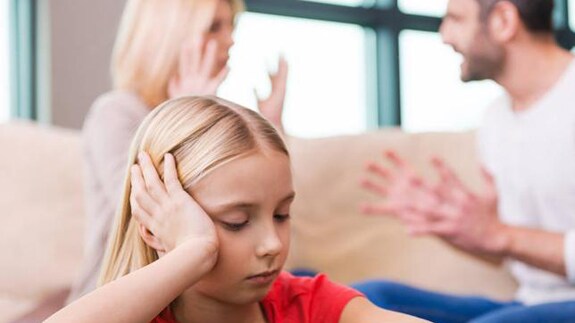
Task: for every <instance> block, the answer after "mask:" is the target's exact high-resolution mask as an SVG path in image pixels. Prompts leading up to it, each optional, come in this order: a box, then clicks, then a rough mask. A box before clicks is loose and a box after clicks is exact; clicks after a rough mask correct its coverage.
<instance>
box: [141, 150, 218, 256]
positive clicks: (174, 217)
mask: <svg viewBox="0 0 575 323" xmlns="http://www.w3.org/2000/svg"><path fill="white" fill-rule="evenodd" d="M138 161H139V164H138V165H133V166H132V168H131V183H132V190H131V193H130V204H131V208H132V215H133V216H134V218H135V219H136V220H137V221H138V222H139V223H140V224H142V225H143V226H145V228H146V229H147V230H148V231H150V232H151V234H152V235H153V239H155V240H156V242H157V243H158V244H159V245H160V246H161V248H162V249H163V250H161V251H165V252H169V251H171V250H173V249H174V248H176V247H178V246H180V245H182V244H185V243H193V244H196V245H198V247H199V246H200V245H201V246H203V247H205V248H207V251H210V254H213V255H214V258H213V260H214V263H215V259H216V258H217V249H218V238H217V235H216V229H215V226H214V223H213V221H212V219H211V218H210V217H209V216H208V214H206V212H205V211H204V210H203V209H202V207H201V206H200V205H199V204H198V203H197V202H196V201H195V200H194V199H193V198H192V196H190V194H188V193H187V192H186V191H185V190H184V189H183V187H182V184H181V183H180V181H179V179H178V174H177V169H176V162H175V159H174V157H173V156H172V155H171V154H166V155H165V156H164V181H163V182H162V180H161V179H160V176H159V175H158V172H157V171H156V168H155V167H154V165H153V163H152V160H151V159H150V157H149V156H148V154H146V153H140V154H139V156H138ZM212 248H213V249H212ZM211 251H216V252H211Z"/></svg>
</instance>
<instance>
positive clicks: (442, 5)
mask: <svg viewBox="0 0 575 323" xmlns="http://www.w3.org/2000/svg"><path fill="white" fill-rule="evenodd" d="M447 1H448V0H398V2H397V6H398V7H399V10H401V11H403V12H405V13H410V14H416V15H422V16H434V17H441V16H443V14H444V13H445V9H446V8H447Z"/></svg>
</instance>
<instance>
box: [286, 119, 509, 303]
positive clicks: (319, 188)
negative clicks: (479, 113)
mask: <svg viewBox="0 0 575 323" xmlns="http://www.w3.org/2000/svg"><path fill="white" fill-rule="evenodd" d="M290 147H291V154H292V161H293V167H294V174H295V175H294V176H295V185H296V192H297V193H296V194H297V197H296V201H295V202H294V205H293V210H292V214H293V221H292V223H293V241H292V249H291V251H290V252H291V255H290V259H289V266H290V267H311V268H315V269H318V270H320V271H322V272H326V273H328V274H329V275H330V277H331V278H332V279H334V280H337V281H340V282H345V283H349V282H353V281H357V280H362V279H366V278H387V279H396V280H399V281H403V282H408V283H412V284H415V285H418V286H422V287H426V288H432V289H436V290H441V291H446V292H458V293H459V292H461V293H477V294H483V295H488V296H492V297H496V298H501V299H505V298H510V297H511V296H512V294H513V292H514V290H515V288H516V286H515V282H514V281H513V279H512V278H511V277H510V276H509V274H508V273H507V272H506V271H505V270H504V269H503V268H502V266H499V265H493V264H489V263H487V262H486V261H484V260H480V259H478V258H474V257H471V256H468V255H467V254H464V253H462V252H459V251H456V250H454V249H453V248H451V247H449V246H448V245H446V244H445V243H443V242H442V241H440V240H438V239H434V238H412V237H409V236H408V235H407V234H406V232H405V230H404V228H403V226H402V225H401V224H399V223H398V222H396V221H395V220H393V219H390V218H388V217H367V216H364V215H361V214H360V213H359V212H358V205H359V204H360V202H361V201H366V200H373V199H376V198H377V197H376V196H374V195H373V194H371V193H368V192H366V191H364V190H363V189H361V188H360V186H359V182H360V178H361V176H362V175H367V172H366V171H365V163H366V161H368V160H375V159H379V160H383V157H382V152H383V151H384V150H386V149H394V150H396V151H397V152H398V153H399V154H400V155H401V156H403V157H404V158H406V159H407V160H408V161H410V162H411V163H412V164H413V165H414V167H415V168H416V169H418V170H419V171H420V172H421V173H422V174H423V175H425V176H426V177H429V178H431V179H433V177H432V176H431V175H432V174H433V172H432V171H431V166H430V164H429V159H430V158H431V156H434V155H437V156H441V157H443V158H445V159H446V160H447V161H448V163H449V164H451V165H453V167H454V168H455V169H456V170H457V172H458V173H459V174H460V175H461V177H462V180H463V181H464V182H465V183H467V184H469V185H470V186H471V187H473V188H474V189H480V188H481V185H482V183H481V180H480V176H479V174H480V173H479V164H478V161H477V154H476V148H475V147H476V146H475V142H474V133H473V132H467V133H437V134H433V133H426V134H406V133H403V132H401V131H399V130H397V129H387V130H379V131H374V132H371V133H367V134H362V135H357V136H343V137H334V138H326V139H313V140H303V139H291V140H290Z"/></svg>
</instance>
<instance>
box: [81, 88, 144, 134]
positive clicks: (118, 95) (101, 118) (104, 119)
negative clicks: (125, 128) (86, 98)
mask: <svg viewBox="0 0 575 323" xmlns="http://www.w3.org/2000/svg"><path fill="white" fill-rule="evenodd" d="M149 112H150V108H149V107H148V106H147V105H146V104H145V103H144V101H143V100H142V99H141V98H140V97H139V96H138V95H137V94H135V93H133V92H130V91H110V92H107V93H104V94H102V95H100V96H99V97H98V98H96V100H95V101H94V103H93V104H92V106H91V107H90V110H89V111H88V114H87V116H86V119H85V121H84V128H87V127H90V126H91V125H96V127H97V125H98V124H100V123H105V124H106V125H107V126H109V125H110V122H116V123H119V124H120V125H125V124H126V123H128V124H136V125H137V124H139V123H140V122H141V121H142V120H143V119H144V118H145V116H146V115H147V114H148V113H149Z"/></svg>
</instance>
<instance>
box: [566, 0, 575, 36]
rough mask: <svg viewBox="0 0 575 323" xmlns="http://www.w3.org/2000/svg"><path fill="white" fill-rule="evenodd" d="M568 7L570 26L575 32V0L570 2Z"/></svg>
mask: <svg viewBox="0 0 575 323" xmlns="http://www.w3.org/2000/svg"><path fill="white" fill-rule="evenodd" d="M567 5H568V8H569V12H568V15H569V26H570V27H571V30H572V31H575V0H569V2H568V3H567Z"/></svg>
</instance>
